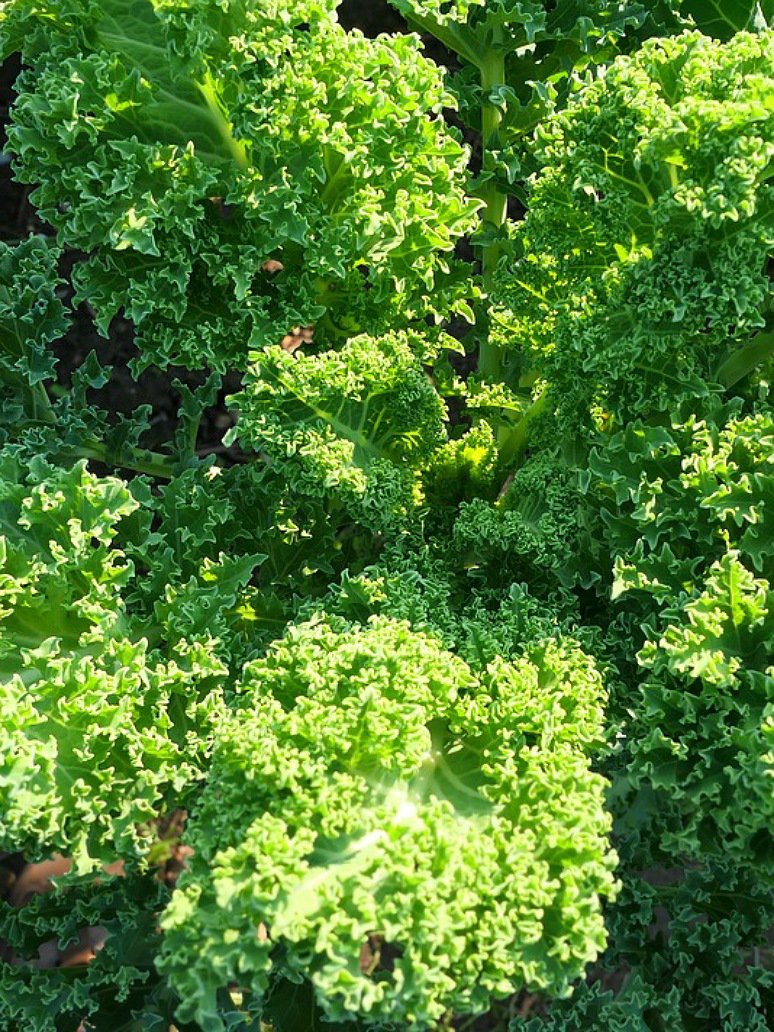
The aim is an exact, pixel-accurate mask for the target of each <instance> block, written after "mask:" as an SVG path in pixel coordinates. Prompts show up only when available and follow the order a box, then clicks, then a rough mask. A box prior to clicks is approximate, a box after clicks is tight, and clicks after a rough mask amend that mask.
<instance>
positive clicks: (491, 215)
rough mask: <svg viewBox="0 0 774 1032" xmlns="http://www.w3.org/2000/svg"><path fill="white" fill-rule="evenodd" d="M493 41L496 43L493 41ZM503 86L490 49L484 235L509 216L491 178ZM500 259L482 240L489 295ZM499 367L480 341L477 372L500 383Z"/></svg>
mask: <svg viewBox="0 0 774 1032" xmlns="http://www.w3.org/2000/svg"><path fill="white" fill-rule="evenodd" d="M495 42H496V41H495ZM503 85H505V54H504V52H503V51H502V50H496V49H493V50H490V51H489V53H488V54H487V55H486V57H485V59H484V61H483V64H482V65H481V89H482V92H483V98H482V105H481V150H482V170H483V172H484V174H486V173H491V174H492V178H491V179H489V181H488V182H487V183H486V184H485V185H484V189H483V192H482V198H483V200H484V202H485V204H486V207H485V209H484V213H483V222H484V230H485V232H486V234H487V236H489V237H491V236H492V235H493V234H495V233H497V232H499V230H500V229H501V228H502V226H503V225H504V223H505V219H506V216H507V213H508V198H507V196H506V194H505V193H504V192H503V191H502V190H500V189H499V188H498V185H497V180H496V179H495V178H494V154H493V151H494V145H495V142H496V135H497V129H498V127H499V125H500V120H501V117H502V116H501V113H500V109H499V108H498V107H497V106H496V105H495V104H493V103H491V101H490V95H491V92H492V90H493V89H496V88H497V87H498V86H503ZM499 260H500V244H499V242H498V241H497V240H492V239H489V240H488V241H486V240H485V242H484V244H483V245H482V248H481V271H482V275H483V281H484V290H485V292H486V293H487V294H489V293H490V292H491V288H492V284H493V281H494V273H495V269H496V268H497V263H498V262H499ZM501 367H502V353H501V350H500V348H498V347H495V346H494V345H493V344H492V343H491V342H490V341H489V340H488V339H486V338H485V339H484V340H482V341H481V350H480V352H479V360H478V370H479V373H481V375H482V376H484V377H486V379H488V380H499V379H500V374H501Z"/></svg>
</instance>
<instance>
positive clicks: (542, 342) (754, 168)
mask: <svg viewBox="0 0 774 1032" xmlns="http://www.w3.org/2000/svg"><path fill="white" fill-rule="evenodd" d="M772 48H774V33H772V32H765V33H763V34H761V35H760V36H757V35H752V34H747V33H740V34H738V35H737V36H735V37H734V38H733V39H732V40H731V41H730V42H728V43H725V44H723V43H718V42H716V41H713V40H710V39H708V38H707V37H704V36H701V35H699V34H698V33H686V34H683V35H681V36H678V37H675V38H672V39H663V40H650V41H648V42H646V43H645V44H644V46H643V47H642V48H641V49H640V50H639V51H637V52H636V53H634V54H633V55H631V56H627V57H621V58H619V59H617V60H616V61H615V62H614V63H613V64H612V65H611V66H610V67H609V68H608V69H607V70H606V72H605V74H604V76H601V77H600V78H599V79H598V80H597V81H593V82H591V81H589V82H585V83H583V84H580V83H579V85H578V89H577V92H576V93H575V94H574V96H573V97H572V98H571V100H570V102H569V104H568V106H567V107H566V109H565V110H563V111H561V112H560V113H558V114H557V115H556V116H555V117H554V118H552V119H549V120H548V121H547V123H546V124H545V125H543V126H541V128H540V129H539V131H538V133H537V135H536V145H535V154H536V156H537V158H538V160H539V161H540V163H541V164H542V166H543V167H542V170H541V171H540V173H539V174H538V175H537V176H536V177H535V179H534V181H533V183H532V189H531V195H530V208H529V213H528V216H527V218H526V220H525V221H524V222H523V223H522V224H520V225H519V226H517V227H516V228H515V230H514V233H513V236H514V240H513V245H512V256H511V257H508V258H506V259H504V261H503V263H502V265H501V267H500V273H499V288H498V290H499V298H497V299H496V301H497V304H496V311H495V317H494V318H495V323H496V324H497V325H499V331H498V332H497V334H496V336H497V339H498V340H499V341H500V342H501V344H502V345H503V346H504V347H506V348H511V349H516V350H519V351H520V352H521V353H522V355H523V356H524V358H525V359H526V360H527V362H528V363H531V365H532V366H533V370H534V373H535V374H536V375H540V376H542V377H543V378H544V379H545V380H546V381H547V382H548V384H549V390H550V392H551V396H552V399H553V401H554V402H555V405H556V407H557V408H558V413H559V414H558V423H557V430H561V429H562V428H563V427H564V428H565V432H566V433H567V434H568V435H575V434H576V433H577V425H578V421H579V420H580V421H581V422H585V421H588V419H589V418H590V417H592V416H593V418H594V419H595V420H596V421H597V423H598V425H605V424H606V422H608V421H609V420H610V419H611V418H612V419H613V420H615V421H620V423H622V422H625V420H626V419H628V418H632V417H633V416H636V415H637V414H643V413H647V412H650V411H652V410H654V408H657V407H659V406H663V407H664V408H666V409H669V408H673V407H674V405H675V404H676V402H679V401H680V399H683V398H685V397H693V398H697V397H707V396H708V394H709V393H711V392H712V391H713V390H715V391H718V390H720V389H721V384H720V379H721V378H720V377H719V375H718V369H719V367H722V365H723V362H724V361H725V360H727V358H728V357H729V355H730V354H733V353H735V351H739V350H742V349H744V347H745V346H747V345H748V344H749V342H750V339H751V335H754V334H757V333H758V332H759V331H760V330H761V329H762V328H764V327H766V326H767V322H766V312H767V305H768V295H769V285H768V280H767V277H766V271H765V270H766V262H767V257H768V254H769V251H770V246H771V230H772V221H771V219H772V215H771V213H772V210H774V205H772V193H771V190H772V187H771V182H770V180H771V168H772V155H774V135H773V134H772V125H774V120H772V118H771V110H770V107H771V95H772V90H773V89H774V84H773V83H772V77H771V71H770V70H771V67H772V63H773V61H774V50H773V49H772ZM754 339H755V337H753V340H754ZM713 385H716V386H713ZM620 423H619V425H620Z"/></svg>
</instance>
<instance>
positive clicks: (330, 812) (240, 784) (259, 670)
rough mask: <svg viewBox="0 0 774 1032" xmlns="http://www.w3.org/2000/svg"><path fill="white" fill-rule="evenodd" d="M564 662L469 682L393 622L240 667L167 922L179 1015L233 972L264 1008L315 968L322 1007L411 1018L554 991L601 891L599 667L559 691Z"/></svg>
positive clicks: (339, 630)
mask: <svg viewBox="0 0 774 1032" xmlns="http://www.w3.org/2000/svg"><path fill="white" fill-rule="evenodd" d="M572 655H573V653H572V651H571V650H570V651H567V650H565V651H564V652H563V651H562V650H561V649H558V648H554V647H550V646H549V647H546V648H545V649H544V650H542V651H541V650H537V651H533V652H532V653H530V654H529V656H525V657H523V658H522V660H521V661H520V662H519V663H515V664H514V665H509V664H507V663H505V662H504V661H500V662H499V663H494V664H492V665H491V666H490V667H489V668H488V669H487V670H486V671H484V672H483V673H482V674H481V675H480V676H477V675H476V674H475V673H474V672H473V671H472V669H471V668H470V667H469V666H468V665H467V664H466V663H465V662H464V661H463V660H462V659H460V658H458V657H456V656H454V655H452V654H451V653H449V652H447V651H445V650H444V648H443V647H442V646H441V644H440V643H439V642H438V640H437V639H435V638H433V637H430V636H428V635H425V634H421V633H418V632H416V631H412V630H411V629H410V628H409V626H408V625H407V624H405V623H402V622H399V621H395V620H390V619H386V618H376V619H374V620H372V621H371V622H370V623H369V624H368V625H366V626H357V625H355V626H351V625H349V626H348V625H347V624H346V623H344V622H343V621H341V620H338V619H336V620H324V619H323V620H320V619H319V618H318V619H317V620H316V621H311V622H309V623H306V624H302V625H298V626H296V627H293V628H291V629H290V630H289V631H288V634H287V635H286V637H285V639H283V640H282V641H279V642H277V643H276V644H275V645H274V646H273V647H272V648H271V649H270V650H269V651H268V652H267V654H266V656H265V657H264V658H263V659H262V660H259V661H256V662H254V663H252V664H249V665H248V666H247V668H246V669H245V675H244V678H243V681H242V684H241V687H240V694H241V700H240V701H239V702H238V706H237V709H236V711H235V713H234V715H233V718H231V719H229V720H227V721H226V722H225V723H224V724H223V725H222V726H221V728H220V730H219V734H218V742H217V745H216V749H215V753H214V756H213V766H212V772H211V777H210V779H209V782H208V787H207V788H206V789H205V792H204V794H203V796H202V799H201V805H200V806H199V807H198V808H197V811H196V814H195V817H194V818H193V820H192V823H191V825H190V835H189V841H190V843H191V845H192V846H193V848H194V851H195V855H194V857H193V858H192V861H191V866H190V870H189V871H188V872H186V874H185V875H184V876H183V878H182V879H181V888H180V890H179V891H178V892H177V893H176V894H175V896H174V897H173V899H172V901H171V903H170V906H169V908H168V909H167V912H166V914H165V916H164V918H163V922H162V923H163V927H164V930H165V948H164V956H163V960H162V962H161V967H162V970H163V971H164V972H165V973H166V974H167V975H168V977H169V979H170V981H171V984H172V985H173V987H174V988H175V989H176V990H177V992H178V993H179V994H180V996H181V1000H182V1001H183V1002H182V1003H181V1007H180V1010H179V1012H178V1013H179V1016H180V1017H181V1018H183V1019H185V1020H196V1021H198V1022H199V1024H200V1025H201V1027H202V1028H203V1029H205V1030H207V1032H215V1030H219V1029H221V1028H222V1027H223V1026H222V1023H221V1021H220V1019H219V1017H218V1015H217V1006H216V993H217V990H218V988H219V987H222V986H224V985H225V984H227V983H228V982H229V981H230V980H232V979H238V980H239V982H240V984H241V985H243V986H244V987H245V990H249V991H250V993H251V995H253V997H254V998H255V999H257V1001H259V1002H260V1000H261V999H263V998H265V997H266V995H267V993H270V987H271V985H272V983H273V981H274V980H275V979H276V978H278V977H283V976H284V977H288V978H290V979H291V980H292V981H298V980H300V979H301V978H308V979H310V980H311V982H312V984H313V986H314V989H315V994H316V997H317V1000H318V1003H319V1005H320V1007H321V1009H322V1012H323V1014H324V1015H325V1017H326V1018H327V1019H329V1020H344V1019H347V1018H349V1019H352V1018H354V1017H360V1018H362V1019H363V1020H364V1021H365V1022H366V1024H367V1025H377V1024H378V1023H379V1022H380V1021H387V1022H390V1021H392V1022H399V1023H410V1024H411V1025H412V1027H417V1028H431V1027H434V1025H435V1023H436V1022H437V1021H438V1020H439V1019H440V1018H441V1017H442V1016H443V1015H444V1014H445V1013H446V1012H448V1011H458V1012H466V1011H472V1012H479V1011H482V1010H485V1009H486V1008H487V1006H488V1005H489V1003H490V1001H491V1000H492V998H494V997H498V996H504V995H507V994H508V993H510V992H512V991H514V990H515V989H518V988H519V987H520V986H521V985H522V984H524V983H527V984H530V985H534V986H544V987H551V988H552V989H554V990H561V988H562V987H563V986H565V985H566V983H567V979H568V978H572V977H573V976H574V974H577V973H578V972H580V971H581V970H582V968H583V966H584V964H585V963H586V962H587V961H588V960H590V959H591V958H592V957H594V956H595V955H596V953H597V952H598V951H599V949H600V948H601V946H602V942H603V923H602V918H601V913H600V909H599V907H600V898H602V897H607V896H609V895H610V894H611V893H612V891H613V881H612V875H611V867H612V864H613V857H612V854H611V853H610V852H609V850H608V846H607V843H606V832H607V826H608V819H607V815H606V813H605V811H604V808H603V806H602V801H603V786H604V782H603V781H602V779H601V778H600V777H599V775H597V774H594V773H592V772H591V771H590V769H589V762H588V759H587V757H586V756H585V745H586V743H587V742H588V741H589V738H590V737H592V738H593V737H596V735H597V734H598V732H599V730H600V728H601V721H602V709H601V705H602V700H603V689H602V682H601V678H600V677H599V675H598V673H594V672H593V671H592V670H589V671H588V676H587V678H586V680H585V682H584V683H585V688H584V691H583V692H581V693H579V695H582V696H583V697H582V698H580V697H578V698H577V700H576V701H577V705H576V703H571V702H570V701H569V700H570V698H571V696H572V694H573V692H574V688H573V684H574V674H573V673H572V672H571V671H573V670H574V668H575V665H577V664H575V660H573V659H572ZM587 662H590V661H587ZM419 901H421V902H419Z"/></svg>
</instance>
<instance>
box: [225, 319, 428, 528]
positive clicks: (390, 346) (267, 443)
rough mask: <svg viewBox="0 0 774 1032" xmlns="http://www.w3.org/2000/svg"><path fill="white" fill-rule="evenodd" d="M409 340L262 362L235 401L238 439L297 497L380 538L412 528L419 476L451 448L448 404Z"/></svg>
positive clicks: (366, 342) (271, 353) (283, 354)
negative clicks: (325, 503) (333, 508)
mask: <svg viewBox="0 0 774 1032" xmlns="http://www.w3.org/2000/svg"><path fill="white" fill-rule="evenodd" d="M412 344H413V345H414V346H415V348H416V346H417V345H418V344H420V345H421V341H414V340H412V339H411V338H410V337H408V336H405V335H391V336H387V337H381V338H373V337H365V336H362V337H354V338H352V339H351V340H350V341H348V342H347V344H346V345H344V347H343V348H342V349H341V350H340V351H330V352H324V353H321V354H314V355H305V354H303V353H301V354H296V355H291V354H289V353H288V352H287V351H285V350H283V349H282V348H281V347H279V346H274V347H271V348H267V349H265V350H264V351H263V352H261V353H259V354H257V355H254V356H253V357H254V359H255V362H254V364H253V365H252V366H251V367H250V369H249V371H248V375H247V378H246V387H245V390H244V391H242V393H240V394H238V395H235V396H234V397H233V398H232V399H231V401H232V403H233V404H234V405H235V406H236V408H237V411H238V412H239V423H238V426H237V427H236V428H235V429H234V431H233V432H232V433H231V435H230V439H234V438H238V439H239V440H240V441H241V442H242V443H243V444H249V445H251V446H252V447H253V448H254V449H255V450H256V451H259V450H263V451H265V452H266V454H267V455H268V456H269V457H270V458H271V460H272V463H273V465H274V466H279V467H280V468H281V469H282V471H283V474H284V476H285V478H286V480H287V483H288V484H289V486H290V487H291V489H293V490H295V491H298V492H299V493H301V494H303V495H308V496H311V497H315V496H324V497H327V498H330V499H331V500H334V501H335V503H338V505H339V506H340V507H342V508H343V509H344V510H345V511H346V512H347V513H349V514H351V516H352V517H354V518H355V519H356V520H357V521H358V522H359V523H361V524H362V525H364V526H366V527H369V528H371V529H374V530H381V529H383V528H390V527H394V526H395V525H400V524H402V523H404V522H405V521H406V519H407V517H408V515H409V514H410V512H411V510H412V508H414V507H416V505H417V504H418V503H419V502H420V501H421V495H420V471H421V468H422V466H423V464H424V463H426V462H427V460H428V459H429V458H430V457H431V456H432V454H433V452H434V451H435V450H437V449H438V448H439V447H441V445H443V444H444V442H445V439H446V438H445V430H444V415H445V410H444V406H443V402H442V401H441V399H440V397H439V396H438V394H437V392H436V391H435V390H434V388H433V386H432V384H431V383H430V381H429V379H428V378H427V376H426V375H425V373H424V371H423V369H422V366H421V364H420V361H419V358H417V357H416V356H415V354H414V349H412Z"/></svg>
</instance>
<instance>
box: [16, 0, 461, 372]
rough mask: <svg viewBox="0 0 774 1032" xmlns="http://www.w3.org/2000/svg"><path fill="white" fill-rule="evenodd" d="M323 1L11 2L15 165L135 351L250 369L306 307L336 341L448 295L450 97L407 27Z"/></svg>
mask: <svg viewBox="0 0 774 1032" xmlns="http://www.w3.org/2000/svg"><path fill="white" fill-rule="evenodd" d="M333 6H334V5H333V4H332V3H330V2H324V3H323V2H311V0H310V2H308V3H303V4H298V3H295V2H294V3H287V2H272V3H269V4H259V5H257V6H256V5H254V4H251V5H247V4H244V3H242V2H234V3H229V4H227V5H224V4H220V3H215V2H214V0H202V2H196V3H188V2H185V0H180V2H177V3H172V2H169V0H139V2H137V3H134V4H132V5H131V7H127V4H126V3H125V2H123V0H109V2H107V3H103V2H100V3H96V2H94V0H78V2H76V3H69V2H64V0H46V2H45V3H42V4H41V3H38V2H34V3H33V2H32V0H6V2H4V3H3V4H2V5H1V6H0V52H5V53H8V52H10V51H12V50H14V49H21V51H22V53H23V56H24V59H25V62H26V63H27V64H28V65H29V66H30V67H29V68H28V69H27V70H26V71H25V72H24V73H23V74H22V76H21V78H20V80H19V86H20V97H19V100H18V101H17V103H16V105H15V106H14V114H13V125H12V126H11V129H10V131H9V139H10V145H11V147H12V149H13V151H14V153H15V155H16V158H17V160H16V174H17V176H19V178H21V179H23V180H24V181H25V182H28V183H32V184H34V185H35V190H34V192H33V198H34V201H35V203H36V205H37V206H38V207H39V209H40V212H41V215H42V216H43V217H44V218H45V219H47V220H48V221H50V222H51V223H52V225H54V226H56V228H57V230H58V233H59V238H60V240H61V241H62V242H63V243H66V244H67V245H68V246H70V247H74V248H78V249H79V250H82V251H84V252H87V253H88V254H89V257H88V258H87V259H86V260H85V261H83V262H82V263H81V264H80V265H79V266H78V269H77V270H76V272H75V281H76V283H77V286H78V290H79V297H80V298H84V299H88V301H89V303H90V304H91V305H92V306H93V307H94V308H95V309H96V311H97V313H98V325H99V326H100V327H101V328H102V329H103V330H105V329H106V328H107V326H108V323H109V321H110V319H111V317H112V316H113V315H114V314H115V313H116V312H117V311H118V310H119V309H124V311H125V312H126V313H127V314H128V315H129V316H130V317H131V318H132V319H133V320H134V321H135V322H136V323H137V325H138V328H139V331H140V341H141V344H142V352H141V357H140V359H139V362H138V363H137V364H138V368H142V367H144V366H146V365H148V364H150V363H152V362H156V363H158V364H162V365H167V364H170V363H178V364H184V365H187V366H189V367H190V368H194V369H195V368H200V367H202V366H203V365H209V366H211V367H213V368H216V369H219V370H224V369H226V368H231V367H233V366H237V367H242V366H243V365H244V364H245V359H246V346H248V345H252V346H261V345H263V344H267V343H273V342H276V341H279V340H281V339H282V337H283V335H284V334H285V333H286V332H288V331H289V330H290V329H291V328H292V327H293V326H296V325H302V326H303V325H308V324H317V327H318V330H317V332H318V336H319V337H320V338H321V339H324V340H327V341H329V342H331V343H333V342H335V341H340V340H342V339H346V336H348V335H349V334H350V333H351V332H353V330H356V329H357V328H360V329H361V330H366V329H368V330H369V331H370V330H372V329H373V328H376V327H380V328H381V329H394V328H396V327H397V326H400V325H405V324H406V323H408V322H414V321H416V320H421V318H422V317H423V316H425V315H426V314H429V313H432V312H434V311H436V310H437V311H439V312H444V311H445V310H446V304H447V302H446V301H445V300H444V287H443V283H444V280H445V279H446V277H447V273H448V272H449V269H450V266H449V258H448V257H445V255H447V254H448V252H450V251H451V250H452V248H453V247H454V243H455V241H456V239H457V238H458V237H459V236H460V235H462V234H463V233H465V232H466V231H467V230H469V229H470V228H471V226H472V216H473V214H474V212H475V209H476V205H475V204H474V203H473V202H470V201H468V200H466V199H465V197H464V193H463V188H462V187H463V181H462V172H463V170H464V164H465V151H464V149H463V148H462V147H461V146H460V145H459V143H458V142H457V140H456V139H455V137H454V135H453V134H452V132H451V131H449V130H448V129H447V128H446V127H445V124H444V123H443V121H442V120H441V119H439V118H438V117H435V116H437V115H438V114H439V113H440V111H441V109H442V107H444V106H449V105H450V104H451V103H452V101H451V98H450V97H449V96H448V95H447V93H446V91H445V89H444V87H443V84H442V81H441V77H440V75H439V72H438V70H437V68H436V67H435V66H434V65H432V64H431V63H430V62H428V61H426V60H425V59H424V58H422V57H421V55H420V54H419V52H418V50H417V45H416V42H415V41H414V40H413V39H412V38H410V37H397V38H395V39H387V38H382V39H380V40H375V41H372V40H368V39H365V38H363V37H362V36H360V35H355V34H347V33H345V32H344V31H343V30H342V29H341V28H339V27H338V26H337V25H336V24H335V22H334V21H333V20H332V18H331V8H332V7H333ZM299 130H300V131H299ZM267 262H269V263H280V265H281V266H282V268H281V269H279V267H278V266H277V265H276V264H273V265H267V264H266V263H267ZM272 269H275V270H277V269H278V271H271V270H272ZM449 289H450V290H451V297H450V299H449V302H448V303H449V304H452V305H453V295H454V292H455V289H454V288H453V286H450V288H449Z"/></svg>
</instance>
